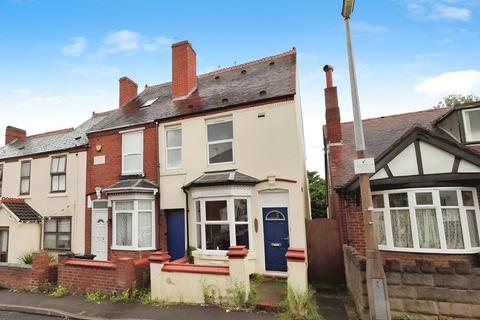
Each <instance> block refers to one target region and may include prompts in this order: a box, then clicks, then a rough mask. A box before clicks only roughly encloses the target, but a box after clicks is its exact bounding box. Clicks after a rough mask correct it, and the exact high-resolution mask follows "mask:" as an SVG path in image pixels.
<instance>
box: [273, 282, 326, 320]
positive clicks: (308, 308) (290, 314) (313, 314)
mask: <svg viewBox="0 0 480 320" xmlns="http://www.w3.org/2000/svg"><path fill="white" fill-rule="evenodd" d="M281 309H282V311H281V312H280V313H279V314H278V318H279V319H280V320H300V319H302V320H319V319H322V318H321V317H320V315H319V314H318V310H317V304H316V302H315V292H314V291H313V289H312V288H308V289H307V290H306V291H305V292H299V291H297V290H295V289H293V288H292V287H290V286H289V287H288V289H287V297H286V299H285V300H284V301H283V302H282V303H281Z"/></svg>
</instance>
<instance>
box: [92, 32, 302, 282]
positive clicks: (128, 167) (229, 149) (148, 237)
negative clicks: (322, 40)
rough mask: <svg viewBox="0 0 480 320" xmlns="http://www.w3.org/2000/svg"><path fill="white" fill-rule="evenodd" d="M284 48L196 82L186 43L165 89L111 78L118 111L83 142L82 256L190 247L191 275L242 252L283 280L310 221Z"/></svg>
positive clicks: (289, 55)
mask: <svg viewBox="0 0 480 320" xmlns="http://www.w3.org/2000/svg"><path fill="white" fill-rule="evenodd" d="M296 68H297V65H296V51H295V49H293V50H291V51H288V52H285V53H282V54H279V55H275V56H271V57H267V58H263V59H260V60H257V61H252V62H248V63H245V64H241V65H236V66H233V67H229V68H224V69H220V70H216V71H213V72H210V73H207V74H202V75H197V73H196V53H195V51H194V49H193V48H192V46H191V44H190V43H189V42H187V41H183V42H179V43H176V44H174V45H173V46H172V81H171V82H168V83H163V84H159V85H153V86H146V87H145V89H144V90H143V91H142V92H141V93H138V92H137V91H138V87H137V84H136V83H135V82H134V81H132V80H131V79H129V78H127V77H123V78H121V79H120V84H119V86H120V92H119V108H118V109H116V110H114V111H112V112H111V113H110V114H108V115H107V116H105V118H104V119H103V120H102V121H100V122H99V123H97V124H95V125H94V126H92V127H91V129H90V130H89V131H88V133H87V136H88V139H89V148H88V155H87V163H88V165H87V186H86V190H87V201H86V202H87V204H88V208H87V212H86V225H85V226H86V239H85V240H86V251H87V252H88V253H92V254H95V255H96V256H97V258H98V259H100V260H107V259H115V258H117V257H139V256H145V255H147V254H150V252H151V251H154V250H158V249H162V250H164V251H168V253H169V254H170V255H171V256H172V259H178V258H181V257H184V256H185V252H186V249H187V247H189V246H191V247H194V248H195V249H196V250H195V251H194V252H193V257H194V259H195V263H196V264H207V265H224V264H227V263H228V257H227V255H226V253H227V251H228V249H229V248H230V247H233V246H238V245H243V246H246V247H247V248H248V249H249V254H248V266H249V272H250V273H253V272H258V273H272V274H286V271H287V259H286V257H285V254H286V253H287V250H288V248H289V247H297V248H301V249H302V250H305V248H306V240H305V224H304V223H305V219H308V218H309V217H310V212H309V201H308V199H309V194H308V187H307V180H306V169H305V151H304V139H303V127H302V115H301V106H300V99H299V92H298V86H297V84H298V76H297V70H296Z"/></svg>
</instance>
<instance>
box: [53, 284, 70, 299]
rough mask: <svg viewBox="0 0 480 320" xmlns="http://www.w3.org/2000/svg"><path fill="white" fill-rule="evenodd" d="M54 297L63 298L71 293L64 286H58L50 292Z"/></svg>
mask: <svg viewBox="0 0 480 320" xmlns="http://www.w3.org/2000/svg"><path fill="white" fill-rule="evenodd" d="M50 295H51V296H52V297H55V298H61V297H65V296H68V295H69V292H68V289H67V288H65V287H62V286H58V287H56V288H55V290H53V292H52V293H51V294H50Z"/></svg>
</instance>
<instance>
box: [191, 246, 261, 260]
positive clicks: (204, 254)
mask: <svg viewBox="0 0 480 320" xmlns="http://www.w3.org/2000/svg"><path fill="white" fill-rule="evenodd" d="M227 253H228V250H202V249H197V250H195V251H193V252H192V255H193V257H194V258H199V259H212V260H228V257H227ZM247 258H248V259H256V258H257V255H256V254H255V252H254V251H252V250H250V249H249V251H248V255H247Z"/></svg>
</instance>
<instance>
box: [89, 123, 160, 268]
mask: <svg viewBox="0 0 480 320" xmlns="http://www.w3.org/2000/svg"><path fill="white" fill-rule="evenodd" d="M138 127H144V128H145V129H144V130H143V141H144V145H143V170H144V174H145V178H146V179H148V180H150V181H152V182H154V183H157V179H158V170H157V132H156V127H155V125H154V124H153V123H150V124H144V125H142V126H138ZM132 128H134V127H131V128H128V129H132ZM122 130H124V129H122ZM119 131H121V130H111V131H106V132H100V133H93V134H90V135H89V141H90V143H89V144H90V147H89V149H88V151H87V190H86V192H87V195H88V194H90V195H91V197H92V198H93V199H95V198H96V195H95V188H96V187H100V188H107V187H109V186H111V185H113V184H114V183H116V182H118V181H119V179H120V176H121V174H122V136H121V134H120V133H119ZM96 146H101V150H100V151H97V150H96ZM102 155H103V156H105V164H103V165H93V159H94V157H96V156H102ZM103 197H105V196H104V195H103ZM158 208H159V200H158V198H157V200H156V224H157V240H156V243H157V248H158V249H160V250H166V245H167V238H166V220H165V217H164V216H163V215H161V214H160V213H159V210H158ZM91 219H92V210H91V209H90V208H87V209H86V213H85V251H86V253H91V232H92V230H91V227H92V220H91ZM109 219H110V221H111V219H112V212H111V209H109ZM111 228H112V226H111V224H109V229H108V231H109V239H108V247H109V248H110V247H111V245H112V229H111ZM131 256H132V255H131V254H130V253H129V252H128V251H118V252H116V253H112V251H111V250H110V249H109V253H108V258H109V259H115V258H120V257H131Z"/></svg>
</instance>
